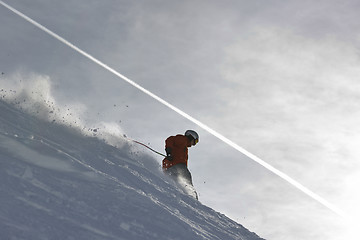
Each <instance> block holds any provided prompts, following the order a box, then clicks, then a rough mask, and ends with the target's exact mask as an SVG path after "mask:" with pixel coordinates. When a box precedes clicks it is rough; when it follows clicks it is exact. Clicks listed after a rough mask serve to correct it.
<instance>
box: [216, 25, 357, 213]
mask: <svg viewBox="0 0 360 240" xmlns="http://www.w3.org/2000/svg"><path fill="white" fill-rule="evenodd" d="M249 35H251V37H247V38H244V37H241V38H238V41H237V42H236V43H235V44H233V45H231V46H229V47H228V49H227V56H226V58H225V60H224V62H223V66H222V73H223V76H224V80H226V85H228V86H229V87H228V88H224V89H221V90H220V91H219V93H218V94H219V98H220V99H231V101H226V100H225V101H224V102H223V104H224V108H222V109H221V110H218V111H222V112H223V115H222V116H224V119H223V120H222V126H227V127H222V129H223V130H224V131H226V132H231V129H236V130H237V131H232V132H231V135H232V137H231V138H232V139H238V143H239V144H240V145H242V146H244V147H245V148H247V149H248V150H250V151H252V152H253V153H255V154H258V155H260V157H262V158H263V159H264V160H266V161H268V162H270V163H272V164H273V165H275V166H277V167H279V168H280V169H282V170H283V171H284V172H286V173H288V174H289V175H290V176H292V177H294V178H295V179H299V181H300V182H301V183H303V184H304V185H305V186H307V187H309V188H310V189H312V190H314V191H315V192H318V193H319V194H320V195H322V196H324V197H325V198H327V199H329V200H330V202H331V201H332V202H334V203H336V204H338V205H339V207H340V208H341V207H345V203H344V202H348V201H347V200H346V199H345V198H344V197H345V196H346V195H347V194H349V193H350V192H352V194H354V191H357V190H355V189H352V190H349V189H347V188H346V187H345V186H346V185H347V182H346V180H345V179H344V177H343V176H349V175H350V176H355V175H356V174H357V173H358V170H359V169H360V168H359V167H360V166H359V164H357V162H358V160H357V158H358V153H359V151H358V147H357V146H356V143H358V142H359V141H360V135H358V134H356V133H358V132H360V126H359V125H358V122H359V121H360V113H359V112H358V109H359V107H360V106H359V102H360V101H359V100H360V99H359V98H360V82H359V81H358V76H359V74H360V67H359V66H360V59H359V58H358V56H357V53H356V47H355V46H353V45H351V44H349V43H347V42H342V41H339V40H337V39H336V38H334V37H324V38H322V39H314V38H308V37H305V36H302V35H298V34H297V33H296V32H294V31H291V30H288V29H281V28H274V27H257V28H254V30H252V31H251V33H249ZM244 116H246V117H244ZM354 167H355V168H354ZM347 191H350V192H349V193H347ZM341 199H342V200H341Z"/></svg>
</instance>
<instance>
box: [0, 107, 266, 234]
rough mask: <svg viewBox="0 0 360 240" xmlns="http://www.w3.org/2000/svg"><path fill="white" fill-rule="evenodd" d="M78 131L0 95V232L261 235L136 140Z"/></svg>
mask: <svg viewBox="0 0 360 240" xmlns="http://www.w3.org/2000/svg"><path fill="white" fill-rule="evenodd" d="M83 132H84V131H81V129H79V128H74V127H69V126H66V125H60V124H57V122H55V123H54V122H51V121H45V120H41V119H39V118H35V117H33V116H32V115H29V114H28V113H25V112H23V111H20V110H19V109H18V108H16V107H14V105H13V104H8V103H5V102H3V101H0V239H27V240H31V239H34V240H39V239H76V240H80V239H84V240H85V239H86V240H90V239H222V240H225V239H246V240H254V239H260V238H259V237H258V236H257V235H256V234H254V233H251V232H250V231H248V230H247V229H245V228H244V227H243V226H241V225H239V224H237V223H236V222H234V221H232V220H230V219H229V218H227V217H226V216H224V215H222V214H220V213H217V212H215V211H214V210H212V209H210V208H208V207H206V206H204V205H202V204H201V202H199V201H196V200H194V199H192V198H191V197H189V196H187V195H185V194H184V193H183V192H182V191H181V190H180V189H179V188H177V187H176V186H175V185H174V183H172V182H171V181H170V180H169V179H167V178H166V177H165V176H163V174H162V173H161V171H160V169H159V166H158V163H156V161H155V160H154V159H152V158H151V157H150V156H147V155H145V154H143V153H141V152H139V151H138V149H137V146H132V144H130V143H128V142H127V141H126V140H124V139H121V138H119V139H118V142H119V144H117V147H114V146H112V145H110V144H107V143H106V142H105V141H104V140H101V139H100V138H99V137H94V136H86V135H85V134H84V133H83Z"/></svg>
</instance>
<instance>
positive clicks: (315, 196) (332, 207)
mask: <svg viewBox="0 0 360 240" xmlns="http://www.w3.org/2000/svg"><path fill="white" fill-rule="evenodd" d="M0 4H1V5H3V6H4V7H5V8H7V9H9V10H10V11H12V12H13V13H15V14H17V15H18V16H20V17H22V18H23V19H25V20H26V21H28V22H30V23H31V24H33V25H35V26H36V27H38V28H40V29H41V30H43V31H44V32H46V33H48V34H49V35H51V36H53V37H54V38H56V39H57V40H59V41H60V42H62V43H64V44H65V45H67V46H69V47H70V48H72V49H74V50H75V51H77V52H78V53H80V54H81V55H83V56H85V57H87V58H88V59H90V60H91V61H93V62H95V63H96V64H98V65H100V66H101V67H103V68H105V69H106V70H108V71H110V72H111V73H113V74H115V75H116V76H118V77H119V78H121V79H123V80H124V81H126V82H128V83H129V84H131V85H132V86H134V87H136V88H137V89H139V90H141V91H142V92H144V93H145V94H147V95H149V96H150V97H152V98H154V99H155V100H157V101H159V102H160V103H162V104H163V105H165V106H167V107H168V108H170V109H172V110H173V111H175V112H177V113H178V114H180V115H181V116H183V117H184V118H186V119H188V120H190V121H191V122H193V123H195V124H196V125H198V126H199V127H201V128H202V129H204V130H205V131H207V132H209V133H210V134H212V135H213V136H215V137H217V138H218V139H220V140H221V141H223V142H224V143H226V144H228V145H229V146H231V147H233V148H234V149H236V150H238V151H239V152H241V153H242V154H244V155H245V156H247V157H249V158H250V159H252V160H253V161H255V162H257V163H258V164H260V165H261V166H263V167H265V168H266V169H268V170H269V171H271V172H273V173H274V174H276V175H277V176H279V177H281V178H282V179H284V180H285V181H287V182H288V183H290V184H291V185H293V186H294V187H296V188H297V189H299V190H300V191H302V192H304V193H305V194H306V195H308V196H309V197H311V198H313V199H315V200H316V201H318V202H319V203H321V204H322V205H324V206H325V207H327V208H329V209H330V210H331V211H333V212H334V213H336V214H338V215H340V216H342V217H344V218H345V217H346V215H345V213H344V212H343V211H342V210H341V209H339V208H338V207H336V206H335V205H333V204H331V203H330V202H328V201H327V200H325V199H324V198H322V197H320V196H319V195H318V194H316V193H314V192H313V191H311V190H310V189H308V188H307V187H305V186H303V185H302V184H301V183H299V182H298V181H296V180H294V179H293V178H291V177H290V176H288V175H287V174H285V173H283V172H282V171H280V170H278V169H276V168H275V167H273V166H271V165H270V164H268V163H267V162H265V161H263V160H262V159H260V158H259V157H257V156H255V155H254V154H252V153H250V152H249V151H247V150H246V149H244V148H242V147H240V146H239V145H237V144H236V143H235V142H233V141H231V140H230V139H228V138H226V137H225V136H223V135H222V134H220V133H218V132H216V131H215V130H213V129H212V128H210V127H209V126H207V125H206V124H204V123H202V122H200V121H199V120H197V119H195V118H193V117H192V116H190V115H189V114H187V113H185V112H184V111H182V110H180V109H179V108H177V107H175V106H174V105H172V104H170V103H168V102H167V101H165V100H164V99H162V98H160V97H159V96H157V95H155V94H153V93H152V92H150V91H149V90H147V89H145V88H143V87H142V86H140V85H139V84H137V83H135V82H134V81H132V80H130V79H129V78H127V77H125V76H124V75H122V74H121V73H119V72H117V71H116V70H114V69H113V68H111V67H109V66H108V65H106V64H104V63H103V62H101V61H100V60H98V59H96V58H95V57H93V56H91V55H90V54H88V53H87V52H85V51H83V50H81V49H80V48H78V47H76V46H75V45H74V44H72V43H71V42H69V41H67V40H66V39H64V38H63V37H60V36H59V35H57V34H56V33H54V32H53V31H51V30H49V29H47V28H46V27H44V26H43V25H41V24H40V23H38V22H36V21H35V20H33V19H31V18H29V17H28V16H26V15H25V14H23V13H22V12H19V11H18V10H16V9H15V8H13V7H11V6H9V5H8V4H6V3H4V2H3V1H1V0H0Z"/></svg>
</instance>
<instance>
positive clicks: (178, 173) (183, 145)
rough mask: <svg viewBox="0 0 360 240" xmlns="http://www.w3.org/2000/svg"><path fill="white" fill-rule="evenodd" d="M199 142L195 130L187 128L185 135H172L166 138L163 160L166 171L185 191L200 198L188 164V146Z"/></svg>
mask: <svg viewBox="0 0 360 240" xmlns="http://www.w3.org/2000/svg"><path fill="white" fill-rule="evenodd" d="M198 142H199V135H198V134H197V133H196V132H195V131H193V130H187V131H186V132H185V135H181V134H178V135H176V136H170V137H168V138H167V139H166V140H165V151H166V157H165V159H164V160H163V162H162V163H163V165H162V167H163V170H164V172H165V173H166V174H167V175H169V176H170V177H172V178H173V179H174V180H175V181H176V182H177V183H179V184H180V185H181V186H182V187H183V188H184V189H185V191H186V192H187V193H188V194H190V195H192V196H193V197H194V198H196V199H198V196H197V193H196V191H195V188H194V186H193V183H192V178H191V173H190V171H189V169H188V168H187V165H188V148H189V147H191V146H195V145H196V144H197V143H198Z"/></svg>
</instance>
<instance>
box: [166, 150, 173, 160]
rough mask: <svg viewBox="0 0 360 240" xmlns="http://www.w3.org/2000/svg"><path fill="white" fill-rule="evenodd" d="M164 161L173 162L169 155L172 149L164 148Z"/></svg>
mask: <svg viewBox="0 0 360 240" xmlns="http://www.w3.org/2000/svg"><path fill="white" fill-rule="evenodd" d="M165 152H166V159H167V160H169V161H172V160H173V156H172V155H171V152H172V149H171V148H170V147H167V148H165Z"/></svg>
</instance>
